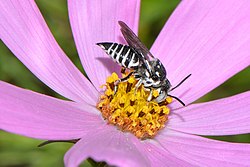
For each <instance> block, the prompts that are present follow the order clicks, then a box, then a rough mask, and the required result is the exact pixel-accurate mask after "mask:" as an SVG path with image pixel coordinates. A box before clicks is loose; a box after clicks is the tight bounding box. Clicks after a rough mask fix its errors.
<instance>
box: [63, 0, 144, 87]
mask: <svg viewBox="0 0 250 167" xmlns="http://www.w3.org/2000/svg"><path fill="white" fill-rule="evenodd" d="M68 6H69V17H70V23H71V27H72V31H73V35H74V39H75V43H76V47H77V50H78V53H79V55H80V58H81V61H82V64H83V67H84V69H85V71H86V73H87V74H88V77H89V78H90V80H91V81H92V83H93V84H94V85H95V86H96V88H97V89H99V86H100V85H102V84H104V83H105V81H106V78H107V76H108V75H110V74H111V73H112V72H114V71H116V72H118V71H120V67H119V65H117V64H116V63H114V62H113V61H112V59H111V58H109V57H108V55H106V53H105V52H104V51H103V50H102V49H100V48H99V47H98V46H97V45H96V43H98V42H119V43H124V40H123V38H122V36H121V32H120V27H119V25H118V21H119V20H122V21H124V22H126V23H127V24H128V25H129V26H130V27H131V28H132V29H133V30H134V31H135V32H137V29H138V20H139V10H140V1H134V0H128V1H124V0H105V1H102V2H101V3H100V1H88V0H69V1H68Z"/></svg>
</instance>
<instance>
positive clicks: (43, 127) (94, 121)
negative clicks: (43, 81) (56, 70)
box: [0, 81, 103, 140]
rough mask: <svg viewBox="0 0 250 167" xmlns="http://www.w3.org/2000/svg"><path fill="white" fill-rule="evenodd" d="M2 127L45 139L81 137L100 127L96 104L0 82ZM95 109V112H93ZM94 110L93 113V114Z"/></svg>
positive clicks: (0, 122) (0, 127)
mask: <svg viewBox="0 0 250 167" xmlns="http://www.w3.org/2000/svg"><path fill="white" fill-rule="evenodd" d="M0 94H1V96H0V129H2V130H6V131H9V132H12V133H17V134H20V135H24V136H28V137H33V138H39V139H46V140H69V139H78V138H80V137H81V136H82V135H84V134H86V133H87V132H88V131H89V130H90V129H96V127H97V126H101V125H102V124H103V121H101V118H100V117H99V116H98V115H96V114H93V112H94V110H96V109H95V107H92V106H89V105H88V104H86V103H85V104H82V105H84V110H83V109H80V108H79V106H77V105H76V103H74V102H69V101H64V100H59V99H55V98H52V97H49V96H45V95H42V94H38V93H36V92H32V91H29V90H24V89H21V88H18V87H15V86H12V85H9V84H7V83H5V82H2V81H0ZM91 110H93V111H91ZM91 112H92V113H91Z"/></svg>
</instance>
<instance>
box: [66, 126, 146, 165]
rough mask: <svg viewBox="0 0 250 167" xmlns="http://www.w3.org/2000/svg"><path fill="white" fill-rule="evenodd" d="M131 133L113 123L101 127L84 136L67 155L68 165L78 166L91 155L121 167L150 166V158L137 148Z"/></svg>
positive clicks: (95, 158)
mask: <svg viewBox="0 0 250 167" xmlns="http://www.w3.org/2000/svg"><path fill="white" fill-rule="evenodd" d="M132 138H134V136H131V134H126V133H124V132H121V131H118V130H116V129H115V127H113V126H111V125H106V126H103V127H100V128H99V129H98V130H96V131H93V132H92V133H89V134H87V135H85V136H83V137H82V139H81V140H80V141H79V142H77V143H76V144H75V145H74V146H73V147H72V148H71V149H70V150H69V151H68V152H67V153H66V155H65V157H64V161H65V164H66V166H67V167H75V166H78V165H79V164H80V163H81V162H82V161H83V160H85V159H87V158H89V157H91V158H93V159H94V160H96V161H105V162H107V163H108V164H109V165H114V166H119V167H137V166H145V167H146V166H150V162H149V161H148V159H147V158H146V157H145V156H144V155H143V154H142V153H141V152H140V151H138V150H137V148H136V146H135V144H133V142H132V140H131V139H132Z"/></svg>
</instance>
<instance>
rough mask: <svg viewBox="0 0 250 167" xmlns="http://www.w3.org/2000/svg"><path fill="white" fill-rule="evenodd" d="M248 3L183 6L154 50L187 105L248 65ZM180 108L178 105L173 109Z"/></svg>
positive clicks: (187, 0)
mask: <svg viewBox="0 0 250 167" xmlns="http://www.w3.org/2000/svg"><path fill="white" fill-rule="evenodd" d="M249 8H250V1H238V0H228V1H218V0H209V1H196V0H184V1H182V2H181V3H180V5H179V6H178V7H177V9H176V10H175V12H174V13H173V15H172V16H171V18H170V19H169V21H168V22H167V23H166V25H165V26H164V28H163V30H162V32H161V33H160V35H159V37H158V38H157V40H156V42H155V43H154V45H153V47H152V52H153V53H154V54H155V55H156V56H158V57H159V58H160V59H161V61H162V62H163V63H164V64H165V67H166V69H167V71H168V78H169V79H170V81H171V83H172V85H173V86H174V85H177V83H178V82H180V81H181V80H182V79H183V78H184V77H185V76H187V75H188V74H192V76H191V77H190V78H189V79H188V80H187V81H186V82H185V83H183V85H182V86H181V87H179V88H178V89H176V90H174V91H173V92H171V94H172V95H175V96H178V97H180V98H181V99H182V100H183V101H184V102H185V103H186V104H189V103H191V102H193V101H195V100H196V99H198V98H199V97H201V96H203V95H204V94H206V93H207V92H209V91H211V90H212V89H214V88H215V87H217V86H218V85H220V84H221V83H223V82H224V81H225V80H227V79H228V78H229V77H231V76H232V75H234V74H235V73H237V72H239V71H240V70H242V69H244V68H245V67H247V66H248V65H249V64H250V57H249V52H250V10H249ZM177 105H178V106H179V105H180V104H177V103H176V104H174V106H175V107H176V106H177Z"/></svg>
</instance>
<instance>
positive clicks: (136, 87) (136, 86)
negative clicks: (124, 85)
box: [135, 79, 142, 94]
mask: <svg viewBox="0 0 250 167" xmlns="http://www.w3.org/2000/svg"><path fill="white" fill-rule="evenodd" d="M141 84H142V79H140V80H139V81H138V82H137V83H136V85H135V94H136V92H137V90H138V88H139V87H140V86H141Z"/></svg>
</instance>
